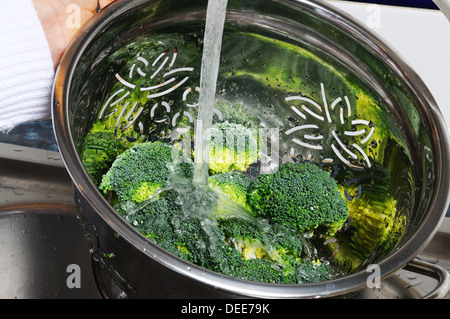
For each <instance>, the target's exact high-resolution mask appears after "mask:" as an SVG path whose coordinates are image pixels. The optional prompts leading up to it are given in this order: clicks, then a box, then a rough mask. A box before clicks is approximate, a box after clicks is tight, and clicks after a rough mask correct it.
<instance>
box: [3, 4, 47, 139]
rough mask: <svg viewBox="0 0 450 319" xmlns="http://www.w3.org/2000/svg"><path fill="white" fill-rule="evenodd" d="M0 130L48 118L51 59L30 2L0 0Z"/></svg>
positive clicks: (41, 29) (42, 31)
mask: <svg viewBox="0 0 450 319" xmlns="http://www.w3.org/2000/svg"><path fill="white" fill-rule="evenodd" d="M1 2H2V9H1V10H0V131H8V130H10V129H12V128H14V127H15V126H17V125H18V124H20V123H24V122H28V121H35V120H42V119H47V118H50V109H51V106H50V97H51V90H52V84H53V77H54V73H55V72H54V66H53V61H52V56H51V53H50V49H49V46H48V42H47V39H46V37H45V34H44V30H43V28H42V25H41V22H40V20H39V18H38V15H37V12H36V10H35V8H34V5H33V2H32V1H31V0H1Z"/></svg>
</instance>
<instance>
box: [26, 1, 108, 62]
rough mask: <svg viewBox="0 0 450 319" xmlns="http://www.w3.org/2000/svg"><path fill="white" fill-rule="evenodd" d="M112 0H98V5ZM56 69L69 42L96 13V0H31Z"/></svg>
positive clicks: (102, 5) (104, 4)
mask: <svg viewBox="0 0 450 319" xmlns="http://www.w3.org/2000/svg"><path fill="white" fill-rule="evenodd" d="M113 1H114V0H100V1H99V4H100V7H101V8H103V7H104V6H106V5H108V4H109V3H111V2H113ZM33 4H34V7H35V9H36V11H37V14H38V16H39V20H40V21H41V24H42V27H43V29H44V33H45V36H46V38H47V42H48V44H49V47H50V52H51V54H52V60H53V65H54V67H55V69H56V67H57V66H58V64H59V62H60V60H61V57H62V55H63V53H64V51H65V50H66V47H67V46H68V44H69V42H70V41H71V40H72V38H73V36H74V35H75V34H76V33H77V31H78V30H79V29H80V28H81V27H82V26H83V25H84V24H85V23H86V22H87V21H88V20H89V19H90V18H91V17H92V16H93V15H94V14H95V13H96V11H97V0H33Z"/></svg>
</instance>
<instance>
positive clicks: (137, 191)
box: [100, 142, 193, 203]
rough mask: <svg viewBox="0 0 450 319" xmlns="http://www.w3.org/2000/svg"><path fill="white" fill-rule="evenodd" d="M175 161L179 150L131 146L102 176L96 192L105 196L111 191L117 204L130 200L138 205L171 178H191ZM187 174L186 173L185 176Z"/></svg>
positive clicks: (153, 144) (165, 146) (148, 144)
mask: <svg viewBox="0 0 450 319" xmlns="http://www.w3.org/2000/svg"><path fill="white" fill-rule="evenodd" d="M177 158H182V153H181V151H179V150H177V149H175V148H174V147H173V146H172V145H170V144H166V143H162V142H146V143H139V144H135V145H134V146H133V147H131V148H129V149H127V150H126V151H125V152H123V153H122V154H120V155H119V156H118V157H117V158H116V159H115V161H114V162H113V164H112V165H111V168H110V169H109V170H108V172H107V173H106V174H105V175H104V176H103V179H102V182H101V184H100V189H101V190H103V191H104V192H105V193H108V192H109V191H114V193H115V194H116V195H117V197H118V200H119V201H126V200H131V201H134V202H137V203H140V202H142V201H144V200H147V199H149V198H150V197H151V196H153V195H155V194H156V192H157V191H158V190H159V189H161V188H163V187H164V186H166V183H167V181H168V179H169V177H170V176H171V175H176V174H185V175H188V176H187V177H190V176H192V175H193V164H192V163H191V164H190V167H191V168H192V173H190V172H191V170H189V169H187V168H186V166H185V165H189V164H187V163H186V162H180V163H184V164H183V166H180V165H179V163H178V160H177ZM187 172H189V174H188V173H187Z"/></svg>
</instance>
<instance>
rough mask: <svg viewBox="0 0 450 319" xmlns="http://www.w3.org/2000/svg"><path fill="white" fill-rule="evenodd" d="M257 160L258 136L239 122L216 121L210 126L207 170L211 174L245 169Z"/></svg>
mask: <svg viewBox="0 0 450 319" xmlns="http://www.w3.org/2000/svg"><path fill="white" fill-rule="evenodd" d="M257 160H258V136H257V134H256V132H255V131H254V130H253V129H251V128H247V127H245V126H244V125H241V124H235V123H229V122H224V123H218V124H214V125H213V126H212V128H211V140H210V157H209V170H210V173H211V174H219V173H225V172H229V171H232V170H237V171H246V170H247V169H248V167H249V166H250V164H252V163H255V162H256V161H257Z"/></svg>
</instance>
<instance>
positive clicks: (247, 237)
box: [219, 217, 269, 259]
mask: <svg viewBox="0 0 450 319" xmlns="http://www.w3.org/2000/svg"><path fill="white" fill-rule="evenodd" d="M219 227H220V229H222V231H223V232H224V235H225V241H226V243H227V244H228V245H230V246H232V247H234V248H235V249H236V250H237V251H238V252H239V253H240V254H241V256H242V257H243V258H244V259H253V258H258V259H263V258H267V257H268V256H267V255H268V253H269V251H268V250H269V249H268V247H266V245H265V243H264V241H263V237H262V234H261V231H260V230H259V229H258V225H257V224H256V223H255V222H254V221H250V220H247V219H244V218H239V217H231V218H219Z"/></svg>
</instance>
